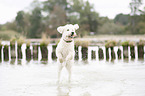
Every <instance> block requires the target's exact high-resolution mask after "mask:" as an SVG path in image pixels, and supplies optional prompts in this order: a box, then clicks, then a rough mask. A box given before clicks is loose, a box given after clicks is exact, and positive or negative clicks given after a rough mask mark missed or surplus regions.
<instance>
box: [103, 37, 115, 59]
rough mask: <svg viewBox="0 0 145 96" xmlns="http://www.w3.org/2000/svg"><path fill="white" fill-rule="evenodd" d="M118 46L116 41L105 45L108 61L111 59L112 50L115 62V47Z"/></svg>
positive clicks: (112, 57)
mask: <svg viewBox="0 0 145 96" xmlns="http://www.w3.org/2000/svg"><path fill="white" fill-rule="evenodd" d="M116 45H117V42H116V41H114V40H111V41H107V43H106V44H105V47H106V59H107V60H108V59H109V48H110V49H111V60H114V59H115V58H116V57H115V52H114V46H116Z"/></svg>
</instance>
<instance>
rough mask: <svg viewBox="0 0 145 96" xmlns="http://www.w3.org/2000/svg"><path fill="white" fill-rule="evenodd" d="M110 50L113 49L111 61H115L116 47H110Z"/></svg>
mask: <svg viewBox="0 0 145 96" xmlns="http://www.w3.org/2000/svg"><path fill="white" fill-rule="evenodd" d="M110 49H111V60H114V59H116V57H115V52H114V47H110Z"/></svg>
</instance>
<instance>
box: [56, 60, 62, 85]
mask: <svg viewBox="0 0 145 96" xmlns="http://www.w3.org/2000/svg"><path fill="white" fill-rule="evenodd" d="M62 68H63V66H62V64H61V63H60V64H59V66H58V81H57V83H58V84H59V83H60V76H61V71H62Z"/></svg>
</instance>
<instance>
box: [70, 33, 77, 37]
mask: <svg viewBox="0 0 145 96" xmlns="http://www.w3.org/2000/svg"><path fill="white" fill-rule="evenodd" d="M68 37H69V38H76V37H77V35H76V34H75V33H74V32H71V35H70V36H68Z"/></svg>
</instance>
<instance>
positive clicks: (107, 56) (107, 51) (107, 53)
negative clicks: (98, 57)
mask: <svg viewBox="0 0 145 96" xmlns="http://www.w3.org/2000/svg"><path fill="white" fill-rule="evenodd" d="M105 47H106V60H109V47H107V46H105Z"/></svg>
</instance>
